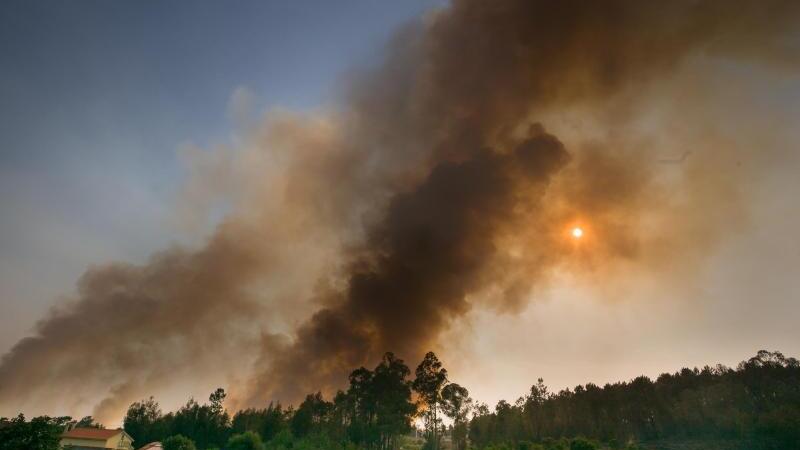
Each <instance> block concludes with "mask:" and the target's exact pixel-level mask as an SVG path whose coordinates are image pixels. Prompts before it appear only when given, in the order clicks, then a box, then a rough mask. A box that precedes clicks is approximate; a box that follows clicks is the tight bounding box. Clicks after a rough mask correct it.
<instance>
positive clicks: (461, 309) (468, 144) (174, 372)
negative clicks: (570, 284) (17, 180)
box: [0, 0, 800, 419]
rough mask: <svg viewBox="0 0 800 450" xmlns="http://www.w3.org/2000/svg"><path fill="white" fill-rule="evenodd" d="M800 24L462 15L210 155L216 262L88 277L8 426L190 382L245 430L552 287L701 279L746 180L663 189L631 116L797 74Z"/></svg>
mask: <svg viewBox="0 0 800 450" xmlns="http://www.w3.org/2000/svg"><path fill="white" fill-rule="evenodd" d="M798 19H800V4H798V3H797V2H795V1H781V0H770V1H766V2H764V1H744V0H742V1H729V2H721V1H720V2H717V1H696V0H692V1H689V0H686V1H671V2H660V3H654V2H642V1H635V0H617V1H608V2H585V1H560V2H550V1H532V0H507V1H492V2H487V1H482V0H459V1H454V2H453V4H452V5H451V6H449V7H447V8H446V9H443V10H441V11H436V12H434V13H431V14H430V15H428V16H427V17H425V18H424V20H422V21H421V22H420V23H415V24H411V25H409V26H407V27H406V28H404V29H402V30H400V31H399V32H398V33H397V35H396V37H395V39H394V40H393V41H392V43H391V45H390V46H389V48H388V50H387V53H386V56H385V60H384V61H383V62H382V63H381V65H380V66H379V67H377V68H374V69H372V70H364V71H362V72H360V73H359V74H358V75H356V76H354V78H353V80H352V82H351V84H350V86H351V87H350V88H349V90H348V91H347V92H346V93H345V94H344V95H343V98H344V101H343V102H342V103H343V104H342V105H339V107H338V108H336V109H335V110H334V111H332V112H330V113H328V114H324V115H322V116H321V117H320V116H315V117H298V116H292V115H289V114H286V113H272V114H269V115H268V116H267V118H265V121H264V123H263V124H261V125H259V126H256V127H253V128H252V129H250V130H248V131H247V132H246V133H245V136H244V137H243V139H242V141H241V142H239V143H237V145H235V146H233V148H221V149H217V151H215V152H212V153H206V152H194V153H191V154H190V156H189V158H190V161H191V164H192V168H193V178H192V181H191V182H190V183H189V185H188V186H187V196H186V199H187V202H189V203H187V204H188V205H189V206H191V208H189V209H193V210H195V211H194V212H197V210H200V209H203V208H202V207H203V206H206V205H207V204H211V203H214V201H215V200H216V199H217V198H223V199H225V200H226V202H228V203H229V204H230V207H231V213H230V214H229V216H228V217H227V218H226V219H224V220H223V221H222V223H221V225H219V226H218V228H217V229H216V231H215V232H214V233H213V235H212V236H211V238H210V239H209V241H208V243H207V244H206V245H205V246H204V247H203V248H201V249H199V250H185V249H173V250H169V251H166V252H164V253H161V254H157V255H156V256H154V257H153V258H152V260H151V261H150V262H149V263H147V264H145V265H141V266H133V265H126V264H112V265H108V266H102V267H96V268H92V269H90V270H89V271H87V273H86V274H85V275H84V276H83V277H82V279H81V280H80V282H79V284H78V292H77V296H76V297H75V298H74V299H72V300H70V301H68V302H65V303H64V304H63V305H61V306H59V307H58V308H57V309H55V310H54V311H53V312H51V314H50V315H49V316H48V317H47V318H45V319H43V320H42V321H41V322H40V323H39V324H38V325H37V330H36V335H34V336H33V337H30V338H26V339H24V340H22V341H20V342H19V343H18V344H17V345H16V346H15V347H14V348H13V349H12V350H11V351H10V352H9V353H8V354H7V355H5V357H4V358H3V361H2V364H1V365H0V413H13V412H15V411H16V410H18V409H20V408H43V407H45V406H48V405H59V406H60V407H61V408H64V409H67V410H72V409H81V408H85V407H86V405H87V404H96V409H95V411H94V412H95V414H96V415H97V416H99V417H100V418H101V419H111V418H118V417H119V416H120V413H121V412H122V411H123V410H124V408H125V407H126V406H127V404H128V403H130V402H131V401H132V400H136V399H139V398H141V397H143V396H145V395H149V394H151V393H152V391H153V390H154V389H158V388H162V387H165V386H170V385H175V384H177V383H180V381H181V380H182V379H185V378H187V377H190V378H191V377H194V378H203V377H207V378H208V379H216V380H219V378H220V377H227V379H229V380H236V383H235V386H234V387H238V388H237V389H235V390H234V392H233V399H234V400H235V401H236V405H237V406H244V405H248V404H259V403H261V404H263V402H264V401H267V400H269V399H279V400H283V401H294V400H297V399H298V397H299V396H300V395H303V394H305V393H307V392H309V391H312V390H317V389H326V390H329V389H333V388H335V387H337V386H339V385H341V384H342V382H343V381H344V380H345V379H346V374H347V372H348V371H349V370H351V369H352V368H353V367H356V366H358V365H360V364H367V363H370V362H371V361H374V360H375V359H376V358H377V357H379V355H380V354H381V353H383V352H385V351H387V350H391V351H395V352H397V353H399V354H400V355H402V356H403V358H404V359H406V360H412V361H413V360H414V359H415V358H418V357H419V356H420V355H421V354H422V353H423V352H424V351H426V350H428V349H429V348H433V347H435V346H437V344H438V339H439V338H440V336H441V335H442V333H443V332H445V331H447V330H448V329H450V328H452V327H458V325H459V323H460V321H462V320H463V319H464V317H465V316H466V315H467V313H468V312H469V311H470V310H472V309H474V308H477V307H480V308H483V307H488V308H494V309H497V310H501V311H508V312H515V311H518V310H520V309H521V308H522V307H524V305H525V304H526V302H528V301H529V299H532V298H535V292H536V289H537V288H538V287H540V286H541V285H542V283H543V282H545V281H546V280H547V279H548V276H549V275H550V274H551V273H553V272H554V271H557V270H563V269H567V270H575V271H578V272H580V273H586V274H589V275H591V274H596V273H603V274H604V275H607V276H611V275H612V272H613V268H614V267H616V266H618V265H626V267H633V266H635V267H638V268H639V270H659V269H660V268H661V266H659V264H660V262H661V261H664V260H665V259H667V258H669V256H670V255H675V254H681V255H682V257H684V258H685V260H686V265H687V266H688V265H692V264H694V261H695V260H699V259H701V258H695V256H696V255H701V254H703V253H704V252H706V251H707V250H708V248H710V246H711V245H713V239H711V238H710V237H709V233H708V229H709V228H710V227H713V224H707V223H706V224H701V222H702V221H699V220H698V219H697V216H696V214H695V213H696V212H697V211H698V210H700V209H702V208H704V207H707V206H708V203H709V202H717V203H721V204H724V205H725V207H724V208H722V209H721V210H720V213H719V214H718V216H719V217H718V218H717V219H716V220H726V221H738V220H739V219H740V216H739V215H740V214H741V206H740V203H739V201H738V200H739V198H738V195H739V194H738V193H737V190H736V189H735V186H736V183H737V177H736V176H727V175H725V176H723V175H719V174H720V173H727V174H733V175H736V172H725V171H720V170H717V172H716V174H717V175H711V176H706V175H704V174H701V173H702V172H703V171H702V170H697V168H698V167H702V165H703V164H705V163H707V162H708V160H707V159H703V158H702V157H698V158H695V160H696V162H692V163H691V164H694V165H688V167H689V169H688V170H687V171H686V174H685V175H683V176H680V177H675V178H674V179H666V180H662V179H659V177H657V176H655V175H654V173H653V170H654V167H653V165H654V163H655V157H654V155H653V153H652V151H648V148H650V147H652V148H655V149H659V150H663V149H664V147H665V145H659V143H658V142H655V141H656V140H657V139H653V138H652V136H653V135H655V136H659V133H661V131H659V130H656V131H655V132H652V131H648V127H647V125H648V124H647V123H646V120H643V119H641V118H637V117H634V116H635V115H636V113H637V112H640V111H642V110H646V108H645V109H643V107H642V105H645V104H646V103H647V102H646V101H645V100H643V98H647V97H648V96H657V95H662V96H663V94H659V93H658V86H659V83H662V82H664V83H670V82H672V83H675V81H674V80H673V78H674V77H676V76H677V75H676V74H678V73H680V72H681V70H685V68H686V67H688V66H691V65H692V64H695V65H696V64H698V61H703V60H713V59H714V58H719V59H723V60H725V61H736V62H739V63H742V64H751V65H755V64H758V65H761V66H769V67H773V68H775V69H776V70H780V69H781V67H782V65H784V64H791V61H793V60H794V61H797V59H792V58H791V56H792V55H794V56H797V55H796V54H797V46H796V42H795V43H794V44H793V43H792V42H793V41H792V39H793V38H796V36H790V33H791V32H793V30H796V29H797V28H796V26H797V25H798V24H799V23H798ZM691 103H692V100H691V99H688V100H687V101H686V104H687V108H688V107H689V106H690V105H691ZM688 115H690V113H689V112H687V116H688ZM598 130H599V131H598ZM556 135H557V136H556ZM690 136H691V137H690V138H687V139H684V142H689V143H691V144H692V145H695V146H696V150H698V149H700V148H701V147H702V148H712V149H713V148H715V144H716V141H714V140H713V139H712V138H711V137H709V136H705V135H702V136H700V135H696V134H695V135H690ZM666 142H667V143H668V144H666V146H667V147H668V145H669V144H670V143H671V141H670V140H669V139H667V140H666ZM672 150H674V151H676V152H678V153H680V151H682V149H681V150H678V149H672ZM729 150H730V151H731V152H736V151H737V150H736V146H735V145H731V146H730V147H729ZM709 153H711V154H713V151H712V150H710V151H709ZM676 192H677V193H690V194H691V196H690V197H682V198H678V199H677V200H676V199H675V198H674V196H669V195H667V193H676ZM574 223H581V224H582V225H583V226H585V227H587V231H589V233H587V238H586V240H585V242H583V243H581V246H580V247H578V246H576V245H575V244H574V243H573V242H571V241H569V239H567V238H566V237H565V231H566V230H568V228H569V227H570V226H571V225H572V224H574ZM576 256H580V257H579V258H577V257H576ZM204 379H205V378H204ZM240 386H243V387H240ZM98 392H100V393H102V398H101V401H100V402H97V400H98V398H97V397H98ZM68 412H69V411H68Z"/></svg>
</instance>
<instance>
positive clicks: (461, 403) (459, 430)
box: [442, 383, 472, 450]
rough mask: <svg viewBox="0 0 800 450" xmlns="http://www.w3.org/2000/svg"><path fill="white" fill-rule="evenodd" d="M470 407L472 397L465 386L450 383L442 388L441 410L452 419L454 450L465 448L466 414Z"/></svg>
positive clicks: (463, 449)
mask: <svg viewBox="0 0 800 450" xmlns="http://www.w3.org/2000/svg"><path fill="white" fill-rule="evenodd" d="M471 409H472V399H471V398H470V397H469V391H468V390H467V388H465V387H463V386H460V385H458V384H456V383H450V384H448V385H447V386H445V387H444V388H442V412H443V413H444V414H445V415H446V416H447V417H449V418H450V419H452V420H453V432H452V434H451V438H452V441H453V447H454V448H455V449H456V450H465V449H466V448H467V416H468V414H469V411H470V410H471Z"/></svg>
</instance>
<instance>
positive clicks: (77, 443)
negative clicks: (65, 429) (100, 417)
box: [61, 438, 116, 448]
mask: <svg viewBox="0 0 800 450" xmlns="http://www.w3.org/2000/svg"><path fill="white" fill-rule="evenodd" d="M67 445H71V446H73V447H90V448H105V447H106V443H105V442H103V441H97V440H93V439H75V438H62V439H61V447H66V446H67ZM115 447H116V445H115V446H114V447H112V448H115Z"/></svg>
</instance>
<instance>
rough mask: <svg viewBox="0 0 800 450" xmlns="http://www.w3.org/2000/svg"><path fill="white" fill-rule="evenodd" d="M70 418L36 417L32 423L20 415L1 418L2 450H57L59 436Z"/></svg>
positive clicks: (0, 440)
mask: <svg viewBox="0 0 800 450" xmlns="http://www.w3.org/2000/svg"><path fill="white" fill-rule="evenodd" d="M69 421H70V417H47V416H42V417H36V418H34V419H31V420H30V421H26V420H25V416H23V415H22V414H20V415H19V416H17V417H15V418H13V419H6V418H5V417H3V418H0V450H20V449H26V450H57V449H58V447H59V445H58V443H59V440H60V439H59V436H60V435H61V431H62V430H63V429H64V426H65V425H66V424H67V422H69Z"/></svg>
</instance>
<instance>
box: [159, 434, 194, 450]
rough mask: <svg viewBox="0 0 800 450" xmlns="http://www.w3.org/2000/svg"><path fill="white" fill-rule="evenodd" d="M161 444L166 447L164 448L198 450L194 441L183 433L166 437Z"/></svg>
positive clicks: (167, 449)
mask: <svg viewBox="0 0 800 450" xmlns="http://www.w3.org/2000/svg"><path fill="white" fill-rule="evenodd" d="M161 446H162V447H164V450H197V448H196V447H195V446H194V441H193V440H191V439H189V438H187V437H186V436H183V435H181V434H176V435H175V436H170V437H168V438H166V439H164V442H162V443H161Z"/></svg>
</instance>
